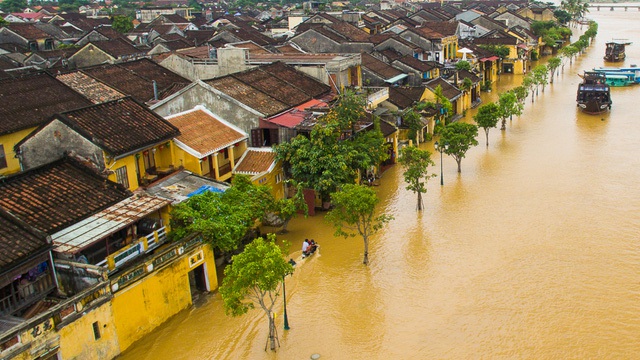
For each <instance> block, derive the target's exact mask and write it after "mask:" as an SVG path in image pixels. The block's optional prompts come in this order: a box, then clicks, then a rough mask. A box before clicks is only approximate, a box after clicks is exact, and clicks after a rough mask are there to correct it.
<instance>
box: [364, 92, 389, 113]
mask: <svg viewBox="0 0 640 360" xmlns="http://www.w3.org/2000/svg"><path fill="white" fill-rule="evenodd" d="M364 90H365V91H366V93H367V105H368V106H369V108H370V109H371V108H375V107H376V106H378V104H380V103H381V102H383V101H385V100H388V99H389V88H388V87H364Z"/></svg>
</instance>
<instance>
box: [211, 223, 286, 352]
mask: <svg viewBox="0 0 640 360" xmlns="http://www.w3.org/2000/svg"><path fill="white" fill-rule="evenodd" d="M292 272H293V266H292V265H291V264H290V263H289V262H288V261H286V260H285V258H284V254H283V253H282V250H281V249H280V247H279V246H278V245H277V244H276V243H275V235H273V234H270V235H269V236H268V238H267V240H264V239H263V238H257V239H255V240H253V241H252V242H251V243H250V244H248V245H247V246H246V247H245V248H244V250H243V251H242V253H240V254H238V255H235V256H233V261H232V262H231V264H230V265H229V266H227V267H226V268H225V270H224V276H225V277H224V279H223V280H222V285H221V286H220V295H221V296H222V301H223V304H224V309H225V312H226V313H227V315H232V316H240V315H244V314H246V313H247V312H248V311H249V310H250V309H254V308H255V305H259V306H260V308H261V309H262V310H263V311H264V312H265V314H266V315H267V318H268V319H269V338H268V344H269V345H270V348H271V350H275V348H276V343H277V342H278V338H277V337H276V328H275V321H274V316H273V307H274V305H275V304H276V300H277V299H278V297H279V296H280V289H281V287H282V281H283V279H284V277H285V276H286V275H288V274H291V273H292ZM265 350H266V348H265Z"/></svg>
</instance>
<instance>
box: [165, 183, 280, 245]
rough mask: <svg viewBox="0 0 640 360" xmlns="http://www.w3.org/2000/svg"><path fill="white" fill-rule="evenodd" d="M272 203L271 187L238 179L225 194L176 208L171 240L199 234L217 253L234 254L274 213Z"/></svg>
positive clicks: (196, 198)
mask: <svg viewBox="0 0 640 360" xmlns="http://www.w3.org/2000/svg"><path fill="white" fill-rule="evenodd" d="M273 201H274V200H273V196H272V195H271V191H270V190H269V188H268V187H266V186H264V185H254V184H253V183H251V180H250V179H249V177H248V176H245V175H237V176H235V177H234V179H233V182H232V186H231V187H230V188H229V189H227V191H225V192H224V193H214V192H210V191H207V192H205V193H202V194H199V195H195V196H193V197H191V198H190V199H189V200H187V201H185V202H183V203H181V204H178V205H176V206H175V207H174V209H173V210H172V211H171V228H172V230H173V231H172V232H171V234H172V237H174V238H178V239H179V238H182V237H184V236H186V235H188V234H192V233H200V234H202V236H203V237H204V239H205V240H206V241H208V242H210V243H211V244H212V245H213V247H214V249H218V250H220V251H222V252H229V251H232V250H235V249H237V248H238V246H239V245H240V243H241V241H242V238H243V237H244V236H245V235H246V234H247V232H248V231H249V230H250V229H252V228H254V227H255V224H256V220H260V219H262V218H263V217H264V215H265V212H266V211H267V210H269V209H273Z"/></svg>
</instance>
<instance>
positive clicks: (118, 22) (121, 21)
mask: <svg viewBox="0 0 640 360" xmlns="http://www.w3.org/2000/svg"><path fill="white" fill-rule="evenodd" d="M111 27H112V28H113V30H115V31H117V32H119V33H121V34H126V33H128V32H129V31H131V30H133V20H131V18H129V17H128V16H124V15H116V16H114V17H113V18H112V19H111Z"/></svg>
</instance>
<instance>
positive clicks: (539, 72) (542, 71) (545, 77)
mask: <svg viewBox="0 0 640 360" xmlns="http://www.w3.org/2000/svg"><path fill="white" fill-rule="evenodd" d="M531 72H532V73H533V81H534V83H535V85H536V95H537V93H538V88H539V87H540V86H542V92H544V88H545V87H546V86H547V84H548V83H549V69H548V68H547V66H546V65H538V66H536V67H534V68H533V70H532V71H531Z"/></svg>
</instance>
